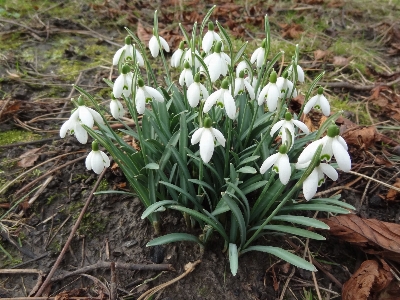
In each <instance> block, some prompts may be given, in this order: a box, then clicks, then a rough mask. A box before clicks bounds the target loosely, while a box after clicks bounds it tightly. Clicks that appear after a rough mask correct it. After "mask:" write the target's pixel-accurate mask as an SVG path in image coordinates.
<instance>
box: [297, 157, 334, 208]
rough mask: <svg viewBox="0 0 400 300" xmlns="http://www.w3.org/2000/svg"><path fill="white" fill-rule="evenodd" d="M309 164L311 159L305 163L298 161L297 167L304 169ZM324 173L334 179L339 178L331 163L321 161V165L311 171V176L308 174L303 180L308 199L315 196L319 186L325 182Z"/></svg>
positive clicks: (305, 196) (305, 194) (305, 195)
mask: <svg viewBox="0 0 400 300" xmlns="http://www.w3.org/2000/svg"><path fill="white" fill-rule="evenodd" d="M309 164H310V161H309V162H308V163H305V164H299V163H297V164H296V168H297V169H303V168H306V167H308V165H309ZM324 174H326V175H327V176H328V177H329V178H330V179H332V180H333V181H336V180H337V179H338V173H337V172H336V170H335V169H334V168H333V167H332V166H331V165H329V164H325V163H319V165H317V166H316V167H315V168H314V170H313V171H312V172H311V174H310V176H308V177H307V178H306V179H305V180H304V182H303V194H304V198H305V199H306V200H307V201H308V200H310V199H311V198H312V197H314V195H315V193H316V192H317V188H318V187H319V186H321V185H322V183H324V181H325V176H324Z"/></svg>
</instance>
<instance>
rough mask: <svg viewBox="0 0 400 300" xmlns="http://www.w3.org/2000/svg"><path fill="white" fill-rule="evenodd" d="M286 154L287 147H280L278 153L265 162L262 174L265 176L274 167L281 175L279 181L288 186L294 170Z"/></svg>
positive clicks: (261, 169) (261, 170)
mask: <svg viewBox="0 0 400 300" xmlns="http://www.w3.org/2000/svg"><path fill="white" fill-rule="evenodd" d="M286 153H287V147H286V145H282V146H280V147H279V152H278V153H275V154H273V155H271V156H270V157H268V158H267V159H266V160H265V161H264V162H263V164H262V165H261V168H260V173H261V174H264V173H265V172H266V171H267V170H268V169H269V168H271V167H272V166H273V168H272V170H273V171H274V172H276V173H278V174H279V180H280V181H281V182H282V184H287V183H288V182H289V179H290V176H291V175H292V169H291V167H290V163H289V157H288V155H287V154H286Z"/></svg>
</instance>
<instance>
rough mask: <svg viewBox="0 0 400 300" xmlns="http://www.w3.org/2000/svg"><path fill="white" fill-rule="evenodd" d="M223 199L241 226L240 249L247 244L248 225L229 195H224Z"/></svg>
mask: <svg viewBox="0 0 400 300" xmlns="http://www.w3.org/2000/svg"><path fill="white" fill-rule="evenodd" d="M222 199H223V200H224V201H225V202H226V204H228V206H229V208H230V209H231V211H232V213H233V214H234V215H235V217H236V220H237V222H238V225H239V232H240V247H243V245H244V244H245V243H246V223H245V221H244V218H243V214H242V212H241V211H240V209H239V207H238V206H237V204H236V203H235V201H233V200H232V199H231V198H230V197H229V196H228V195H226V194H225V195H223V196H222Z"/></svg>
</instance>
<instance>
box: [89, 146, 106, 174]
mask: <svg viewBox="0 0 400 300" xmlns="http://www.w3.org/2000/svg"><path fill="white" fill-rule="evenodd" d="M92 153H93V154H92V157H91V164H92V169H93V171H94V172H95V173H96V174H100V173H101V172H102V171H103V169H104V163H103V157H102V156H101V154H100V151H93V152H92Z"/></svg>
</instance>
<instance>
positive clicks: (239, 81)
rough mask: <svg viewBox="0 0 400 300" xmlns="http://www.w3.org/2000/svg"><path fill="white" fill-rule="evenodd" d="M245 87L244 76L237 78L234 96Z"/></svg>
mask: <svg viewBox="0 0 400 300" xmlns="http://www.w3.org/2000/svg"><path fill="white" fill-rule="evenodd" d="M243 89H244V79H243V78H235V91H234V93H233V95H234V96H237V95H238V94H239V92H240V91H243Z"/></svg>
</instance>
